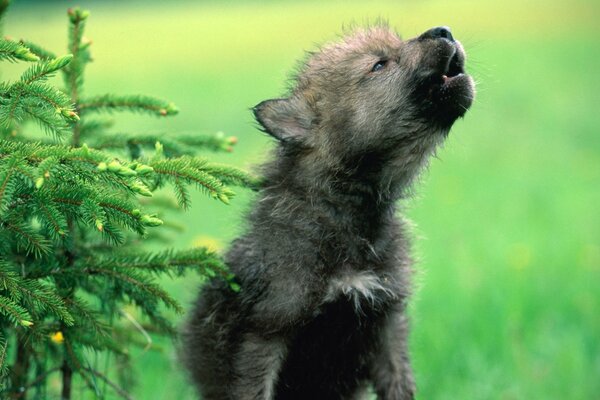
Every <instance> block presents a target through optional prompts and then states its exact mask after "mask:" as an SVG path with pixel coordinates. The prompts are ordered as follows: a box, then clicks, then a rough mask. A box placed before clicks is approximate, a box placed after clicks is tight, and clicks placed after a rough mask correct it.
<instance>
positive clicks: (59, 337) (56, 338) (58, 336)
mask: <svg viewBox="0 0 600 400" xmlns="http://www.w3.org/2000/svg"><path fill="white" fill-rule="evenodd" d="M50 340H52V341H53V342H54V343H57V344H60V343H62V342H64V341H65V337H64V336H63V333H62V332H61V331H57V332H54V333H53V334H52V335H50Z"/></svg>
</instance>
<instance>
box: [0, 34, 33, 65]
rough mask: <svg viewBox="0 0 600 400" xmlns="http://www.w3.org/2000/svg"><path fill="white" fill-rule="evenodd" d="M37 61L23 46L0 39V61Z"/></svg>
mask: <svg viewBox="0 0 600 400" xmlns="http://www.w3.org/2000/svg"><path fill="white" fill-rule="evenodd" d="M39 59H40V58H39V57H38V56H37V55H35V53H33V52H32V51H31V50H30V49H29V48H28V47H26V46H24V45H23V44H21V43H17V42H13V41H11V40H6V39H0V61H13V62H14V61H17V60H21V61H38V60H39Z"/></svg>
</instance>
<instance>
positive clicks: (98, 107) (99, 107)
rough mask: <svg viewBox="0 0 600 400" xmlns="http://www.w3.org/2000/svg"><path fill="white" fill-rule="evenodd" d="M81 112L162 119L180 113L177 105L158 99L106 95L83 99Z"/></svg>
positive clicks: (80, 105)
mask: <svg viewBox="0 0 600 400" xmlns="http://www.w3.org/2000/svg"><path fill="white" fill-rule="evenodd" d="M79 111H80V112H81V113H82V114H84V113H89V112H99V111H105V112H114V111H131V112H143V113H148V114H151V115H156V116H162V117H165V116H169V115H175V114H177V113H178V112H179V110H178V109H177V107H176V106H175V104H173V103H171V102H169V101H165V100H162V99H159V98H156V97H151V96H142V95H125V96H124V95H113V94H104V95H100V96H94V97H89V98H85V99H82V100H81V101H80V102H79Z"/></svg>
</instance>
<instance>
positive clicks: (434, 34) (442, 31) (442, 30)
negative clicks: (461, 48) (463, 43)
mask: <svg viewBox="0 0 600 400" xmlns="http://www.w3.org/2000/svg"><path fill="white" fill-rule="evenodd" d="M421 38H423V39H440V38H444V39H448V40H449V41H451V42H454V37H452V32H450V28H448V27H447V26H438V27H437V28H431V29H430V30H428V31H427V32H425V33H424V34H422V35H421Z"/></svg>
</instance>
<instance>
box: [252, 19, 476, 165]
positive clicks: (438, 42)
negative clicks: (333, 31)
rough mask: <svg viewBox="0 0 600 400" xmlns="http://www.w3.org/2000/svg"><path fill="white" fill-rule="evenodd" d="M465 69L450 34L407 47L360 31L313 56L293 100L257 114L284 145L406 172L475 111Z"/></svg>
mask: <svg viewBox="0 0 600 400" xmlns="http://www.w3.org/2000/svg"><path fill="white" fill-rule="evenodd" d="M464 62H465V52H464V50H463V47H462V45H461V44H460V42H458V41H456V40H455V39H454V38H453V36H452V34H451V33H450V30H449V29H448V28H446V27H438V28H433V29H430V30H428V31H427V32H425V33H423V34H422V35H420V36H418V37H416V38H414V39H410V40H406V41H403V40H402V39H400V37H399V36H398V35H397V34H396V33H394V32H393V31H391V30H390V29H389V28H387V27H384V26H377V27H372V28H368V29H363V30H358V31H355V32H354V33H352V34H350V35H349V36H346V37H345V38H343V39H342V40H341V41H340V42H337V43H333V44H330V45H327V46H324V47H323V48H322V49H321V50H320V51H318V52H315V53H312V54H311V55H310V57H309V58H308V60H307V61H306V63H305V64H304V65H303V67H302V68H301V69H300V72H299V74H298V76H297V78H296V81H295V87H294V88H293V89H292V91H291V93H290V95H289V97H287V98H283V99H274V100H267V101H264V102H262V103H260V104H259V105H257V106H256V107H255V108H254V113H255V115H256V118H257V120H258V122H259V123H260V124H261V125H262V127H263V128H264V130H265V131H266V132H267V133H269V134H271V135H272V136H274V137H275V138H277V139H279V140H280V141H281V142H282V144H283V145H284V146H296V147H301V148H304V149H307V150H309V151H308V153H310V150H311V149H312V150H315V151H314V152H315V153H319V154H321V155H323V156H325V157H329V158H330V159H336V160H338V162H341V163H352V162H356V160H357V159H362V158H363V157H365V156H366V157H367V158H368V159H370V160H375V159H377V160H379V161H381V160H385V161H386V162H388V163H393V164H397V166H398V167H401V164H402V165H404V164H406V163H408V162H409V160H407V157H412V158H415V160H414V161H415V162H417V160H416V158H419V159H422V158H423V157H415V155H416V154H417V153H418V154H419V155H427V154H429V153H430V152H431V151H432V150H433V148H434V147H435V144H437V143H439V142H441V140H442V139H443V138H444V137H445V136H446V134H447V133H448V131H449V129H450V127H451V126H452V124H453V123H454V121H456V119H457V118H459V117H462V116H463V115H464V114H465V112H466V111H467V109H468V108H469V107H470V105H471V103H472V100H473V96H474V93H475V90H474V83H473V80H472V79H471V77H470V76H469V75H467V74H466V73H465V71H464ZM403 163H404V164H403ZM418 163H419V162H417V164H418ZM346 166H348V165H346Z"/></svg>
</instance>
